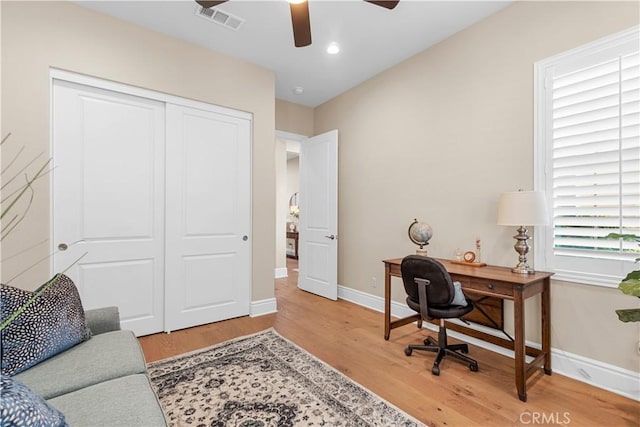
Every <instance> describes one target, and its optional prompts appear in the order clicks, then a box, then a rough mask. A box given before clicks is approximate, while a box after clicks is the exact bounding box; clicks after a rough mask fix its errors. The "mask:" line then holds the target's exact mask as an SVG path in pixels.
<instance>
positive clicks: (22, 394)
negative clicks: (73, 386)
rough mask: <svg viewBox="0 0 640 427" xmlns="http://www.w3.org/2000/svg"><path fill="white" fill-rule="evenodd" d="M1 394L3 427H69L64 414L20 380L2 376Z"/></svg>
mask: <svg viewBox="0 0 640 427" xmlns="http://www.w3.org/2000/svg"><path fill="white" fill-rule="evenodd" d="M0 393H1V397H0V424H1V425H2V427H23V426H24V427H27V426H28V427H64V426H68V424H67V422H66V421H65V419H64V415H63V414H62V412H60V411H58V410H57V409H56V408H54V407H53V406H51V405H49V404H48V403H47V402H46V401H45V400H44V399H43V398H42V397H40V396H38V395H37V394H35V393H34V392H33V391H32V390H31V389H30V388H29V387H27V386H26V385H24V384H23V383H21V382H20V381H18V380H15V379H13V378H11V377H7V376H5V375H0Z"/></svg>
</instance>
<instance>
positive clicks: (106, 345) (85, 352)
mask: <svg viewBox="0 0 640 427" xmlns="http://www.w3.org/2000/svg"><path fill="white" fill-rule="evenodd" d="M144 372H146V366H145V360H144V355H143V354H142V349H141V348H140V344H139V343H138V340H137V339H136V337H135V335H134V334H133V332H131V331H127V330H121V331H114V332H106V333H104V334H100V335H95V336H94V337H93V338H91V339H90V340H89V341H86V342H83V343H82V344H79V345H77V346H75V347H73V348H70V349H69V350H67V351H65V352H64V353H62V354H58V355H57V356H54V357H52V358H50V359H49V360H45V361H44V362H42V363H40V364H38V365H36V366H34V367H32V368H31V369H28V370H27V371H24V372H22V373H20V374H18V375H16V378H18V379H19V380H20V381H22V382H24V383H25V384H27V385H28V386H29V387H31V388H32V389H33V390H34V391H36V392H37V393H39V394H40V395H42V396H43V397H44V398H45V399H50V398H52V397H55V396H59V395H61V394H64V393H69V392H72V391H75V390H78V389H81V388H83V387H87V386H90V385H93V384H97V383H99V382H102V381H107V380H110V379H113V378H118V377H122V376H125V375H130V374H137V373H144Z"/></svg>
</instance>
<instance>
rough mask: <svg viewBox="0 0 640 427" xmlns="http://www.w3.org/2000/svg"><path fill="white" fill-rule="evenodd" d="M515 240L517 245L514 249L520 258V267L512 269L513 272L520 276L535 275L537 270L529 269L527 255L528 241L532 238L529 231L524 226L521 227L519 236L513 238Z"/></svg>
mask: <svg viewBox="0 0 640 427" xmlns="http://www.w3.org/2000/svg"><path fill="white" fill-rule="evenodd" d="M513 238H514V239H516V244H515V245H513V248H514V249H515V250H516V252H517V253H518V254H519V255H520V256H519V257H518V261H519V262H518V265H516V266H515V267H514V268H512V269H511V271H512V272H514V273H519V274H533V273H535V270H534V269H533V268H531V267H529V264H528V263H527V253H528V252H529V244H528V243H527V241H528V240H529V239H530V238H531V237H529V235H528V234H527V229H526V228H525V227H524V226H520V227H519V228H518V234H516V235H515V236H513Z"/></svg>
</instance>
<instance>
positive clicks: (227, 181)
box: [165, 104, 251, 331]
mask: <svg viewBox="0 0 640 427" xmlns="http://www.w3.org/2000/svg"><path fill="white" fill-rule="evenodd" d="M166 113H167V114H166V117H167V151H166V154H167V168H166V202H167V208H166V278H165V286H166V293H165V295H166V323H165V330H167V331H171V330H176V329H181V328H185V327H189V326H193V325H199V324H203V323H209V322H214V321H218V320H223V319H228V318H231V317H238V316H243V315H247V314H249V304H250V293H251V289H250V284H251V267H250V266H251V258H250V254H251V241H250V239H249V237H250V231H251V230H250V227H251V214H250V202H251V161H250V160H251V154H250V153H251V121H250V120H249V119H243V118H238V117H236V116H230V115H225V114H221V113H219V112H216V111H215V110H214V109H212V110H205V109H196V108H188V107H183V106H177V105H170V104H168V105H167V107H166Z"/></svg>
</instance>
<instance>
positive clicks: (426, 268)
mask: <svg viewBox="0 0 640 427" xmlns="http://www.w3.org/2000/svg"><path fill="white" fill-rule="evenodd" d="M400 268H401V271H402V281H403V282H404V289H405V291H406V292H407V305H408V306H409V307H410V308H412V309H413V310H415V311H417V312H418V313H420V315H421V316H422V318H423V319H424V320H431V319H440V328H439V330H438V340H437V341H436V340H435V339H433V338H432V337H427V339H425V340H424V345H410V346H408V347H407V348H406V350H405V351H404V352H405V354H406V355H407V356H411V353H412V352H413V350H425V351H431V352H434V353H438V356H437V357H436V360H435V362H434V363H433V368H432V369H431V373H432V374H433V375H440V367H439V366H440V362H441V361H442V358H443V357H445V356H453V357H454V358H456V359H458V360H461V361H463V362H465V363H468V364H469V369H471V370H472V371H474V372H476V371H477V370H478V362H476V361H475V360H473V359H471V358H470V357H468V356H465V355H464V354H462V353H465V354H466V353H468V352H469V347H468V346H467V344H452V345H449V344H447V328H446V327H445V323H444V320H445V319H452V318H460V317H462V316H464V315H465V314H467V313H469V312H470V311H471V310H473V302H472V301H471V300H470V299H468V298H466V297H464V298H465V300H466V302H467V305H466V306H462V305H453V300H454V296H455V288H454V285H453V282H452V281H451V276H449V273H448V272H447V270H446V269H445V268H444V266H443V265H442V264H441V263H440V262H438V261H436V260H435V259H433V258H428V257H425V256H420V255H409V256H407V257H405V258H404V259H403V260H402V264H401V266H400Z"/></svg>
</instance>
